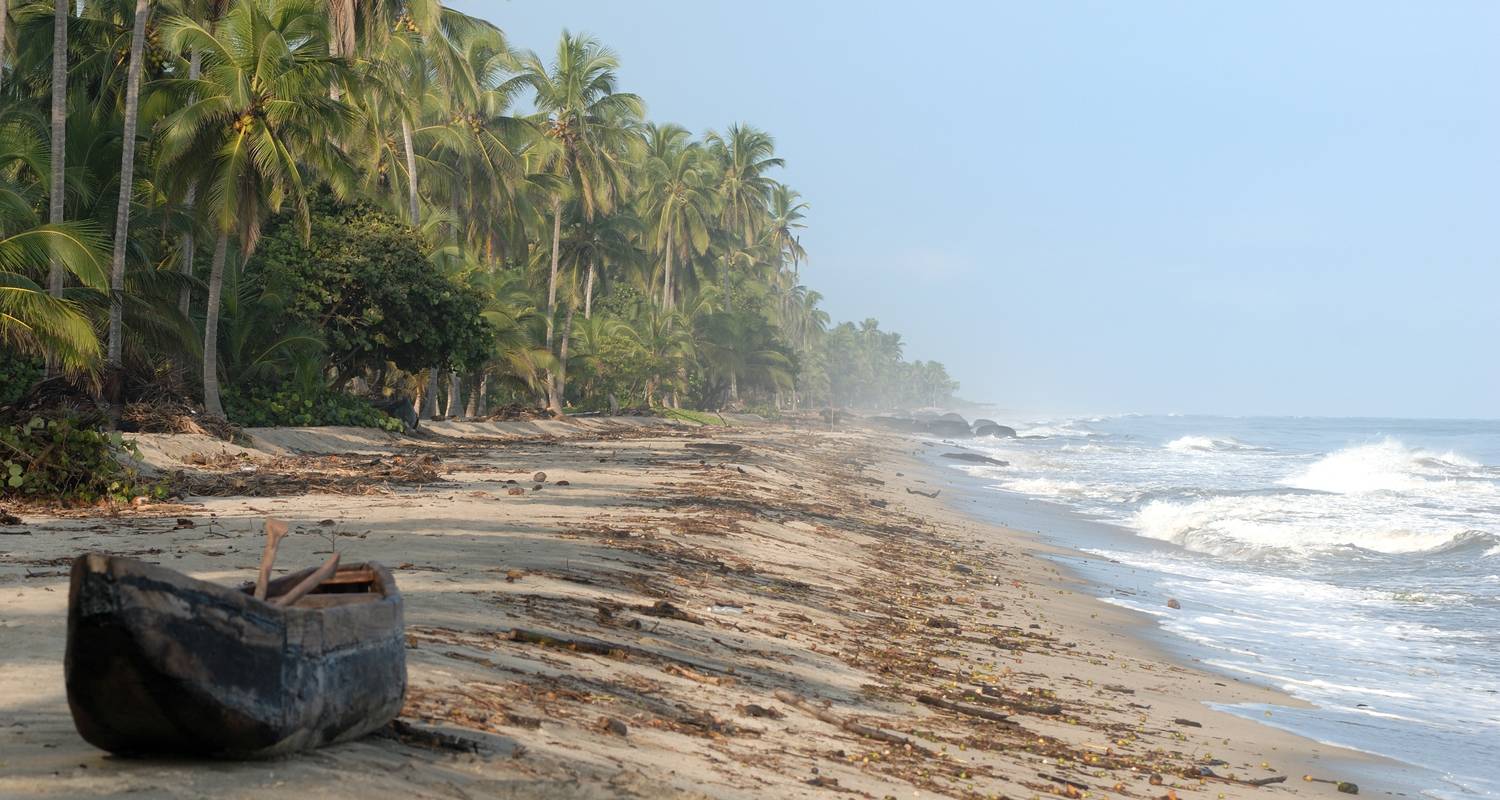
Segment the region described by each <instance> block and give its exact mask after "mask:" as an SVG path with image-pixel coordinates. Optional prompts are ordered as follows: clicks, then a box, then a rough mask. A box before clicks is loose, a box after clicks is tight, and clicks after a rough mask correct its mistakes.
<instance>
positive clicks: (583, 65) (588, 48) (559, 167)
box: [508, 31, 644, 411]
mask: <svg viewBox="0 0 1500 800" xmlns="http://www.w3.org/2000/svg"><path fill="white" fill-rule="evenodd" d="M519 66H520V73H519V74H518V75H517V76H516V77H515V78H512V79H511V81H509V82H508V84H511V85H515V86H525V87H527V88H530V89H531V90H532V92H533V93H534V94H535V105H536V108H537V111H538V113H539V114H540V115H541V116H542V117H543V119H544V121H545V133H546V136H547V138H549V139H551V140H552V142H553V144H554V146H553V147H552V148H550V150H549V151H548V152H549V154H550V156H551V157H550V159H549V162H550V163H549V165H548V169H549V171H551V172H554V173H555V174H557V175H559V176H560V177H563V178H564V179H565V181H566V182H567V184H568V185H569V187H570V189H571V194H572V195H573V196H574V197H575V198H576V201H577V203H578V207H579V209H580V211H581V212H582V215H583V217H584V219H590V220H591V219H593V218H594V215H595V214H598V213H600V212H607V211H609V210H611V209H612V208H614V205H615V202H616V200H617V199H618V198H619V197H620V196H621V195H622V194H623V193H624V191H625V190H626V188H627V186H626V184H627V181H626V170H625V165H624V155H625V153H626V151H627V149H628V148H629V145H630V137H631V135H632V130H633V127H634V123H635V120H637V119H638V118H639V117H640V116H641V115H642V113H643V112H644V109H643V107H642V104H641V100H640V98H639V97H636V96H635V95H633V94H630V93H627V92H617V91H615V81H616V75H615V71H616V70H617V69H619V60H618V59H617V58H616V57H615V55H614V53H612V52H610V51H609V50H608V49H607V48H605V47H604V46H603V45H601V44H600V43H599V42H598V41H597V40H595V39H593V38H590V37H587V36H574V35H572V34H570V33H568V32H567V31H563V34H562V39H561V40H560V41H559V42H558V44H557V54H556V56H555V58H554V60H553V62H552V64H551V65H550V66H548V65H544V64H543V63H542V60H541V59H540V58H539V57H537V55H536V54H535V53H528V54H526V55H525V56H523V57H522V58H521V59H520V64H519ZM563 199H564V197H563V195H562V194H561V193H559V194H557V195H556V196H555V197H554V198H553V201H552V250H551V253H552V264H551V272H550V275H549V277H548V279H547V347H548V348H551V347H552V338H553V325H554V321H555V319H556V316H557V270H558V262H559V259H560V257H561V253H562V243H561V240H562V213H563ZM551 383H555V382H551ZM560 395H561V389H560V388H559V387H556V386H555V385H550V386H549V391H548V402H549V404H550V405H551V406H552V408H553V410H554V411H561V410H562V400H561V397H560Z"/></svg>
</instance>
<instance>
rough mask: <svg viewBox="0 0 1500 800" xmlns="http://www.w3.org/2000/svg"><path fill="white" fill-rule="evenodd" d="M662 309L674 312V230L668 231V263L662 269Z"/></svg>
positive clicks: (669, 229)
mask: <svg viewBox="0 0 1500 800" xmlns="http://www.w3.org/2000/svg"><path fill="white" fill-rule="evenodd" d="M661 307H662V308H664V309H666V310H668V311H671V310H672V229H671V228H668V229H667V263H666V266H665V267H664V268H663V269H662V279H661Z"/></svg>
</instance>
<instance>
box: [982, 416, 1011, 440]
mask: <svg viewBox="0 0 1500 800" xmlns="http://www.w3.org/2000/svg"><path fill="white" fill-rule="evenodd" d="M974 435H975V436H994V437H996V438H998V439H1014V438H1016V429H1015V428H1012V427H1010V426H1009V425H1001V424H1000V423H998V422H995V421H994V420H989V419H976V420H974Z"/></svg>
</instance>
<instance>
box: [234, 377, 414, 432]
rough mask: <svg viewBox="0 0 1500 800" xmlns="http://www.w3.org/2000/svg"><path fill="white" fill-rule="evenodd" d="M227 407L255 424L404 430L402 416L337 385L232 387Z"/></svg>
mask: <svg viewBox="0 0 1500 800" xmlns="http://www.w3.org/2000/svg"><path fill="white" fill-rule="evenodd" d="M224 411H225V413H227V414H228V415H229V418H230V419H231V420H232V421H234V422H236V423H239V424H240V425H244V426H247V427H252V428H259V427H269V426H273V425H292V426H298V427H310V426H316V425H347V426H351V427H359V428H381V429H383V430H387V431H391V432H393V433H400V432H401V430H402V423H401V420H399V419H396V418H395V417H392V416H390V415H389V414H386V413H385V412H384V411H381V410H380V409H377V408H375V407H374V406H372V405H370V402H369V401H368V400H365V399H364V398H361V397H355V396H353V395H349V394H345V393H343V392H338V391H335V390H333V389H319V390H317V391H315V392H312V393H306V392H303V391H300V390H298V389H294V388H283V389H277V390H272V389H251V390H248V391H247V390H244V389H239V388H232V389H230V390H229V391H227V392H225V393H224Z"/></svg>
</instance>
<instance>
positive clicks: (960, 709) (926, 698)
mask: <svg viewBox="0 0 1500 800" xmlns="http://www.w3.org/2000/svg"><path fill="white" fill-rule="evenodd" d="M917 702H918V703H921V704H922V705H924V706H932V707H933V708H941V709H943V710H945V711H953V712H956V713H959V714H963V715H965V716H969V717H978V718H979V719H984V720H989V721H990V722H999V723H1001V724H1003V725H1015V724H1016V723H1014V722H1011V721H1010V715H1008V714H1001V713H999V712H996V711H991V710H989V709H987V708H979V707H978V706H966V705H964V704H962V703H955V702H953V701H952V700H947V699H944V698H942V697H938V696H937V695H932V694H919V695H917Z"/></svg>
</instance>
